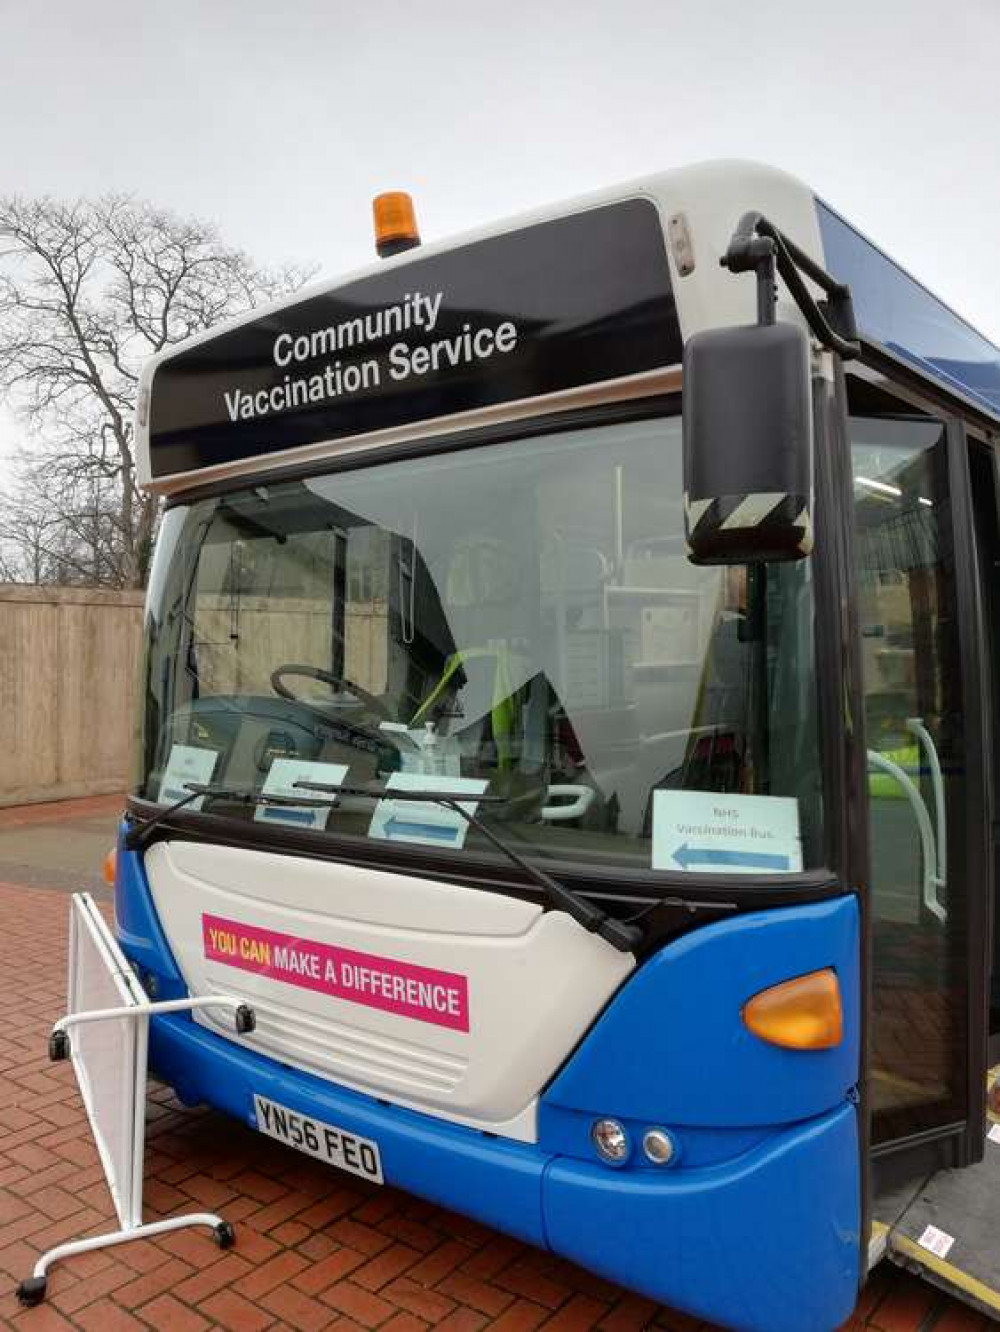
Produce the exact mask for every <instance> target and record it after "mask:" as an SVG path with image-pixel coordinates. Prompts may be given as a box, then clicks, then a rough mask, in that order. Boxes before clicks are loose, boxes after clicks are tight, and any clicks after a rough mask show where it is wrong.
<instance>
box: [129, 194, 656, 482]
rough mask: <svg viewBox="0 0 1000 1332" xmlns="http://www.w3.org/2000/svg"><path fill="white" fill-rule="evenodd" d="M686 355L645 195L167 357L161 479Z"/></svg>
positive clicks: (153, 453)
mask: <svg viewBox="0 0 1000 1332" xmlns="http://www.w3.org/2000/svg"><path fill="white" fill-rule="evenodd" d="M680 359H681V336H680V329H679V326H678V323H677V314H676V310H675V306H674V299H673V294H672V291H671V286H670V273H669V269H668V267H667V256H666V252H665V250H664V244H663V233H662V229H661V226H660V221H659V216H658V214H657V211H656V208H655V207H654V205H653V204H652V203H650V202H649V201H648V200H643V199H631V200H627V201H625V202H622V203H617V204H610V205H608V206H607V207H603V208H596V209H593V210H590V211H588V212H584V213H577V214H575V215H573V216H570V217H564V218H558V219H556V220H555V221H552V222H541V223H538V224H536V225H535V226H530V227H525V228H523V229H521V230H519V231H514V232H510V233H509V234H507V235H504V236H496V237H492V238H490V239H488V240H482V241H477V242H475V243H473V244H471V245H464V246H462V247H461V248H459V249H455V250H449V251H447V252H445V253H442V254H436V255H429V256H428V257H427V258H426V259H420V258H418V259H416V260H415V261H414V262H411V263H409V264H406V265H402V266H399V267H393V268H387V269H386V271H385V272H384V273H375V274H373V275H371V276H369V277H365V278H361V279H359V280H358V281H356V282H352V283H349V284H347V285H346V286H344V287H340V288H338V289H337V290H335V291H331V292H327V293H324V294H323V295H320V296H312V297H309V298H308V299H306V300H303V301H301V302H298V303H297V304H294V305H289V306H288V307H286V308H285V309H283V310H278V311H275V312H273V313H271V314H268V315H266V316H264V317H263V318H261V319H257V320H254V321H253V322H251V323H247V324H244V325H243V326H242V327H240V328H235V329H233V330H232V331H231V332H228V333H223V334H220V336H219V337H217V338H214V339H212V340H210V341H207V342H205V343H202V344H201V345H200V346H196V347H192V348H191V350H190V351H185V352H181V353H179V354H178V355H177V356H175V357H173V358H171V359H170V360H168V361H166V362H165V363H164V364H163V365H161V366H160V367H159V368H158V369H157V371H156V374H155V375H154V378H153V386H152V401H151V404H150V467H151V472H152V475H153V476H154V477H161V476H168V475H170V474H172V473H176V472H192V471H197V470H198V469H200V468H203V467H211V466H215V465H217V464H219V463H226V462H232V461H234V460H236V459H242V458H253V457H259V456H262V455H266V454H270V453H275V452H277V451H278V450H279V449H288V448H292V447H294V446H295V445H300V444H309V443H313V442H315V441H318V440H328V439H331V440H332V439H340V438H344V437H345V436H348V435H357V434H363V433H366V432H368V431H373V430H383V429H385V428H387V427H392V426H399V425H404V424H409V423H412V422H414V421H420V420H424V419H428V418H431V417H437V416H447V415H451V414H453V413H455V412H466V411H472V410H475V409H477V408H482V407H487V406H492V405H494V404H497V403H502V402H511V401H514V400H516V399H520V398H530V397H534V396H535V395H538V394H545V393H556V392H558V391H560V390H563V389H569V388H576V387H579V386H582V385H586V384H595V383H598V382H600V381H601V380H607V379H614V378H617V377H618V376H620V375H632V374H638V373H639V372H641V371H644V370H652V369H655V368H657V367H660V366H666V365H672V364H675V363H677V362H678V361H680Z"/></svg>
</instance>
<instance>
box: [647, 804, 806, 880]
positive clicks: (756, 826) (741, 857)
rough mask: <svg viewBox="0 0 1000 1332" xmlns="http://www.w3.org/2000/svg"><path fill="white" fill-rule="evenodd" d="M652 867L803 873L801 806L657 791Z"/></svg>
mask: <svg viewBox="0 0 1000 1332" xmlns="http://www.w3.org/2000/svg"><path fill="white" fill-rule="evenodd" d="M653 868H654V869H663V870H685V871H687V872H689V873H692V874H794V873H796V872H797V871H799V870H801V869H802V838H801V834H800V831H799V802H798V801H797V800H796V799H794V797H791V796H745V795H738V796H734V795H717V794H715V793H712V792H707V791H655V792H654V793H653Z"/></svg>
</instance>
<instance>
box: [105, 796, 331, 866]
mask: <svg viewBox="0 0 1000 1332" xmlns="http://www.w3.org/2000/svg"><path fill="white" fill-rule="evenodd" d="M184 789H185V791H187V793H188V794H187V795H186V796H183V797H182V798H181V799H180V800H175V801H174V803H173V804H172V805H167V806H166V808H165V809H161V810H158V811H157V813H155V814H153V815H151V816H150V817H149V818H148V819H143V821H142V822H141V823H137V824H136V825H135V826H134V827H132V828H130V829H129V830H128V832H127V833H126V834H125V846H126V848H127V850H129V851H139V850H141V849H142V848H143V847H144V846H145V845H146V844H147V842H148V841H149V835H150V833H151V832H152V831H153V829H154V828H156V827H157V826H158V825H159V824H161V823H163V822H165V821H166V820H167V819H169V818H170V816H171V814H176V813H177V811H178V810H179V809H183V808H184V807H185V805H190V804H191V802H192V801H194V800H197V799H198V797H199V796H203V797H204V800H205V803H206V804H207V803H208V802H209V801H210V800H228V801H229V802H230V803H231V804H237V805H282V806H285V807H286V808H287V807H289V806H291V807H292V808H295V809H302V808H303V807H305V808H306V809H332V808H333V806H334V805H335V804H336V803H337V802H336V800H315V799H310V798H309V797H308V796H285V795H270V794H267V793H266V792H264V791H253V790H248V789H247V788H246V787H242V786H213V785H211V784H208V783H205V782H185V783H184Z"/></svg>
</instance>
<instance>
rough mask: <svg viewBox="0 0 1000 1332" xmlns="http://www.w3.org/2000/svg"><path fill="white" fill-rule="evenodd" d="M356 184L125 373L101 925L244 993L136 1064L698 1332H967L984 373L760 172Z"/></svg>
mask: <svg viewBox="0 0 1000 1332" xmlns="http://www.w3.org/2000/svg"><path fill="white" fill-rule="evenodd" d="M389 205H391V206H390V208H389V211H388V214H382V216H383V231H382V234H381V250H382V251H383V252H384V253H385V254H387V255H388V257H387V258H384V259H382V260H380V261H379V262H378V263H377V264H376V265H375V266H373V267H371V268H368V269H365V270H364V271H362V272H359V273H355V274H353V275H350V276H348V277H346V278H344V279H343V280H341V281H338V282H333V283H329V282H322V283H319V284H316V285H314V286H312V287H311V288H308V289H306V290H304V291H301V292H299V293H296V294H295V295H294V296H292V297H289V298H287V299H284V300H281V301H278V302H276V303H275V304H273V305H271V306H269V307H267V308H265V309H262V310H255V311H253V312H252V313H251V314H249V315H247V316H246V317H244V318H242V319H239V320H236V321H235V322H232V323H230V324H227V325H225V326H223V327H221V328H220V329H218V330H217V331H212V332H210V333H208V334H204V335H201V336H198V337H196V338H193V339H191V340H190V341H189V342H187V343H184V344H182V345H181V346H179V347H176V348H173V349H171V350H169V351H168V352H166V353H164V354H163V355H161V356H159V357H158V358H156V359H155V360H154V361H152V362H151V363H150V364H149V365H148V366H147V367H146V369H145V372H144V374H143V378H142V383H141V388H140V399H139V406H138V411H137V449H138V457H139V459H140V466H141V471H142V476H143V480H144V484H145V485H146V486H148V487H149V488H150V489H151V490H152V491H155V492H156V493H158V494H160V495H162V496H163V497H164V498H165V500H166V509H165V514H164V518H163V523H162V528H161V531H160V534H159V539H158V542H157V548H156V554H155V560H154V565H153V571H152V576H151V580H150V586H149V592H148V601H147V608H146V645H145V665H144V679H143V685H142V689H141V716H140V737H139V740H138V748H137V768H136V775H135V785H134V789H133V791H132V793H131V795H130V798H129V802H128V811H127V817H126V820H125V822H124V824H123V827H122V832H121V837H120V841H119V847H118V856H117V873H116V885H115V912H116V922H117V934H118V938H119V940H120V942H121V946H122V948H123V949H124V951H125V953H126V955H127V956H128V957H129V959H130V960H131V962H132V963H133V964H134V966H135V967H136V969H137V970H138V972H139V974H140V976H141V978H142V980H143V983H144V985H145V987H146V989H147V991H148V992H149V994H150V995H152V996H155V997H156V998H158V999H168V998H171V997H179V996H186V995H198V994H205V993H208V992H221V993H225V994H228V995H231V996H232V997H233V998H236V999H238V1000H240V1001H242V1002H246V1003H249V1004H251V1005H252V1006H253V1007H254V1009H255V1010H256V1013H257V1026H256V1029H255V1030H254V1031H253V1032H249V1033H245V1034H243V1035H234V1034H233V1033H232V1032H231V1031H229V1030H228V1029H227V1027H226V1026H225V1025H224V1023H223V1021H222V1020H221V1018H220V1020H219V1021H216V1020H215V1019H214V1018H213V1016H212V1014H211V1012H210V1011H208V1010H201V1011H199V1012H194V1013H190V1014H184V1015H174V1016H166V1017H160V1018H157V1019H156V1020H154V1022H153V1024H152V1031H151V1038H150V1040H151V1045H150V1049H151V1063H152V1066H153V1068H154V1070H155V1072H156V1073H157V1074H158V1075H159V1077H161V1078H162V1079H163V1080H164V1081H165V1082H167V1083H169V1084H170V1085H172V1086H173V1087H174V1088H175V1089H176V1091H177V1094H178V1095H179V1097H180V1098H181V1099H182V1100H183V1101H184V1102H186V1103H192V1104H193V1103H197V1102H203V1103H207V1104H209V1105H211V1106H214V1107H217V1108H218V1109H220V1110H222V1111H225V1112H227V1113H229V1114H231V1115H234V1116H236V1117H237V1118H239V1119H241V1120H242V1121H244V1122H245V1123H248V1124H250V1125H253V1126H254V1127H255V1128H257V1129H258V1130H260V1131H261V1132H263V1133H266V1134H269V1135H271V1136H272V1137H277V1138H279V1139H281V1140H282V1141H284V1142H287V1143H289V1144H290V1145H292V1146H294V1147H298V1148H300V1149H301V1150H303V1151H306V1152H309V1153H310V1154H312V1155H313V1156H317V1157H320V1158H321V1159H324V1160H327V1161H329V1162H330V1163H331V1164H332V1165H334V1166H337V1167H340V1168H341V1169H344V1170H347V1171H350V1172H353V1173H354V1174H356V1175H360V1176H362V1177H364V1178H366V1179H369V1180H372V1181H374V1182H376V1183H384V1184H386V1185H392V1186H396V1187H398V1188H401V1189H405V1190H410V1191H412V1192H413V1193H415V1194H419V1195H421V1196H423V1197H424V1198H427V1199H431V1200H433V1201H435V1202H438V1203H441V1204H443V1205H444V1206H446V1207H449V1208H453V1209H455V1210H458V1211H461V1212H464V1213H467V1214H469V1215H470V1216H473V1217H476V1218H478V1219H479V1220H481V1221H483V1222H486V1223H488V1224H489V1225H491V1226H496V1227H498V1228H500V1229H501V1230H504V1231H506V1232H508V1233H509V1234H511V1235H514V1236H517V1237H519V1238H521V1239H523V1240H526V1241H529V1242H530V1243H532V1244H535V1245H538V1246H541V1247H543V1248H547V1249H550V1250H552V1251H553V1252H555V1253H558V1254H561V1255H564V1256H566V1257H568V1258H570V1259H572V1260H574V1261H576V1262H578V1263H581V1264H583V1265H584V1266H586V1267H588V1268H591V1269H593V1270H594V1271H596V1272H599V1273H601V1274H603V1275H604V1276H605V1277H608V1278H610V1279H612V1280H614V1281H617V1282H621V1283H624V1284H625V1285H626V1286H629V1287H632V1288H634V1289H636V1290H638V1291H641V1292H644V1293H645V1294H646V1295H648V1296H651V1297H652V1298H654V1299H656V1300H660V1301H663V1302H664V1303H666V1304H669V1305H673V1306H675V1307H678V1308H680V1309H684V1310H687V1311H689V1312H691V1313H692V1314H694V1315H697V1316H700V1317H703V1318H708V1319H711V1320H714V1321H715V1322H717V1323H721V1324H724V1325H727V1326H731V1327H734V1328H742V1329H748V1330H749V1329H753V1330H755V1332H811V1330H815V1332H821V1330H826V1329H832V1328H834V1327H835V1326H837V1325H838V1324H839V1323H840V1322H841V1321H842V1320H843V1319H845V1318H846V1317H847V1316H848V1315H849V1314H850V1312H851V1310H852V1308H853V1307H854V1304H855V1301H856V1299H857V1297H858V1292H859V1289H860V1288H861V1286H862V1285H863V1283H864V1281H865V1279H866V1275H867V1272H868V1270H869V1267H870V1265H871V1263H872V1262H874V1261H875V1260H877V1259H878V1258H879V1257H881V1256H882V1254H883V1253H886V1252H887V1253H888V1254H889V1256H890V1257H892V1258H895V1259H897V1260H898V1261H900V1262H904V1263H908V1264H911V1265H914V1264H915V1265H918V1266H920V1267H922V1268H923V1269H924V1270H925V1271H927V1272H928V1273H929V1275H930V1276H931V1278H932V1279H934V1280H936V1281H939V1282H942V1283H944V1284H946V1285H949V1286H951V1287H952V1288H954V1289H958V1290H962V1291H964V1292H965V1294H966V1295H967V1296H968V1297H969V1298H970V1299H973V1300H974V1301H976V1302H978V1303H979V1305H980V1306H981V1307H983V1308H988V1309H994V1310H996V1309H1000V1294H998V1291H1000V1248H998V1243H997V1240H996V1235H997V1228H996V1226H995V1225H994V1226H993V1227H992V1230H991V1225H990V1220H989V1217H990V1205H989V1200H990V1193H991V1190H992V1192H993V1198H994V1199H995V1197H996V1190H995V1188H994V1184H995V1182H996V1179H997V1175H998V1166H997V1165H996V1164H994V1163H993V1162H992V1161H991V1156H990V1153H991V1152H994V1153H996V1152H998V1150H1000V1149H998V1148H997V1147H996V1146H994V1145H992V1144H991V1142H990V1141H989V1140H988V1139H987V1130H988V1128H989V1119H988V1114H987V1076H988V1069H989V1068H990V1066H991V1063H993V1062H996V1061H998V1060H1000V1048H998V1047H1000V992H998V991H1000V985H998V978H1000V967H998V955H997V947H996V943H995V936H994V932H993V926H992V921H993V914H994V910H993V908H994V893H995V887H994V883H995V880H994V860H995V842H994V834H993V830H994V828H996V827H997V826H1000V825H998V823H997V805H996V801H997V799H998V798H1000V797H998V795H997V784H996V782H995V781H994V779H993V769H994V766H995V763H996V762H997V759H998V755H997V732H996V730H995V729H994V725H993V721H992V718H993V717H994V716H998V715H1000V711H998V707H1000V700H998V699H997V698H996V693H997V681H998V680H1000V671H998V670H997V669H996V664H995V662H994V656H995V655H996V653H997V651H998V647H997V634H998V632H1000V596H998V591H1000V587H998V582H997V573H996V570H997V567H998V563H997V562H998V559H1000V531H998V520H997V493H998V492H997V475H996V445H997V443H998V440H1000V351H998V349H997V348H996V347H993V346H991V345H990V344H989V343H988V342H987V341H986V340H985V339H984V338H982V337H981V336H980V335H978V334H977V333H976V332H975V331H974V330H973V329H972V328H970V327H969V326H968V325H967V324H965V323H964V322H963V321H962V320H961V319H960V318H959V317H958V316H957V315H955V314H953V313H952V312H951V311H950V310H949V309H947V308H946V307H945V306H944V305H943V304H941V303H940V302H939V301H938V300H937V299H935V298H934V297H933V296H931V295H930V294H929V293H928V292H927V291H926V290H925V289H924V288H922V287H921V286H920V285H919V284H918V283H917V282H915V281H914V280H913V279H912V278H911V277H909V276H908V275H907V274H906V273H905V272H903V271H902V270H901V269H900V268H899V267H898V266H897V265H895V264H894V263H893V262H892V261H891V260H890V259H888V258H887V257H886V256H885V255H884V254H882V253H881V252H880V251H879V250H878V249H876V248H875V247H874V246H873V245H872V244H870V243H869V242H868V241H867V240H865V239H864V238H863V237H862V236H860V235H859V234H858V233H857V232H856V231H855V230H854V229H853V228H852V227H851V225H850V224H849V223H848V222H846V221H845V220H844V219H843V218H842V217H841V216H839V215H838V214H837V213H836V212H835V211H834V210H833V209H832V208H830V207H828V206H827V205H826V204H825V203H824V202H822V201H821V200H819V199H818V198H817V197H816V196H815V195H814V194H813V193H812V192H811V191H810V190H809V189H808V188H807V187H806V186H805V185H803V184H801V183H800V182H799V181H797V180H794V179H792V178H790V177H788V176H786V175H784V174H782V173H780V172H777V171H774V170H771V169H767V168H764V167H758V166H754V165H748V164H743V163H720V164H710V165H701V166H694V167H690V168H685V169H683V170H677V171H673V172H668V173H666V174H663V175H655V176H651V177H649V178H648V179H644V180H640V181H635V182H632V183H630V184H628V185H624V186H622V187H620V188H616V189H612V190H608V191H607V192H605V193H602V194H599V195H596V196H593V197H588V198H584V199H579V200H574V201H572V202H571V203H568V204H564V205H560V206H557V207H552V208H547V209H544V210H541V211H539V212H538V213H536V214H533V215H531V216H527V217H520V218H516V219H513V220H510V221H506V222H503V223H500V224H497V225H493V226H489V227H486V228H484V229H482V230H481V231H477V232H474V233H471V234H468V235H463V236H460V237H458V238H457V239H454V240H451V241H448V242H446V243H443V244H434V245H419V244H417V237H416V234H415V228H414V227H413V226H412V223H411V220H410V219H409V218H408V215H407V212H406V209H405V200H404V201H401V200H399V199H390V200H389ZM386 216H387V217H388V221H385V217H386ZM996 1136H998V1137H1000V1130H998V1132H997V1134H996ZM998 1160H1000V1157H998ZM950 1167H966V1168H965V1169H962V1170H951V1169H949V1168H950ZM991 1171H992V1175H991V1173H990V1172H991ZM928 1181H929V1182H928ZM994 1206H995V1203H994Z"/></svg>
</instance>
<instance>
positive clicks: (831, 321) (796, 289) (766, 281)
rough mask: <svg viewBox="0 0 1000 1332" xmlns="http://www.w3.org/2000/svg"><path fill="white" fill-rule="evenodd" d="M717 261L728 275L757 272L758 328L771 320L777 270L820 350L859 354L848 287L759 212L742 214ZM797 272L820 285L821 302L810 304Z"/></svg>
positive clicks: (848, 357) (844, 355)
mask: <svg viewBox="0 0 1000 1332" xmlns="http://www.w3.org/2000/svg"><path fill="white" fill-rule="evenodd" d="M719 262H720V264H721V265H722V267H723V268H728V269H729V271H730V273H748V272H751V271H753V272H755V273H756V274H757V322H758V324H773V323H774V321H775V305H776V303H777V282H776V270H777V272H778V273H780V274H781V276H782V278H783V279H784V281H785V285H786V286H787V287H788V290H789V292H790V293H791V295H792V299H793V300H794V301H795V303H796V305H797V306H798V307H799V309H800V310H801V311H802V313H803V315H804V316H805V320H806V323H807V324H808V325H809V327H810V329H811V330H812V332H813V334H814V335H815V336H816V337H817V338H818V339H819V341H820V342H821V343H822V344H823V346H824V347H827V348H829V350H830V351H834V352H837V354H838V355H839V356H841V357H842V358H843V359H844V360H845V361H850V360H853V359H854V358H855V357H857V356H859V355H860V354H861V345H860V343H859V341H858V333H857V324H856V322H855V318H854V305H853V302H852V300H851V289H850V287H848V286H846V285H845V284H844V283H842V282H838V281H837V280H836V278H833V277H831V276H830V274H829V273H827V272H826V270H825V269H823V268H821V267H820V266H819V264H817V263H816V262H815V261H814V260H813V259H811V258H810V257H809V255H808V254H806V252H805V251H804V250H802V249H800V248H799V246H797V245H796V244H795V242H794V241H791V240H789V239H788V237H787V236H785V235H784V233H783V232H781V231H779V230H778V228H777V227H776V226H775V225H774V224H773V223H772V222H769V221H768V220H767V218H766V217H764V216H763V215H762V214H761V213H753V212H751V213H744V214H743V216H742V217H741V218H740V220H739V222H738V224H737V227H736V230H735V231H734V232H733V236H732V239H731V240H730V242H729V248H728V249H727V250H726V253H725V254H724V255H723V256H722V258H721V259H720V260H719ZM800 270H801V272H800ZM802 273H805V274H806V276H807V277H808V278H810V279H811V280H812V281H813V282H815V283H816V285H817V286H819V287H822V289H823V290H824V291H825V292H826V294H827V299H826V300H825V301H822V302H819V301H816V300H814V298H813V296H812V294H811V293H810V291H809V289H808V287H807V286H806V284H805V282H804V281H803V280H802Z"/></svg>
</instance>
